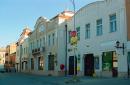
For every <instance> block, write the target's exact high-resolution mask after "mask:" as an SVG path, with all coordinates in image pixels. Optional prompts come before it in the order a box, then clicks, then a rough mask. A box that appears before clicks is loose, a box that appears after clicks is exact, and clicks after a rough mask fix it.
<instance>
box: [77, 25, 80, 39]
mask: <svg viewBox="0 0 130 85" xmlns="http://www.w3.org/2000/svg"><path fill="white" fill-rule="evenodd" d="M76 31H77V38H78V40H80V27H77V28H76Z"/></svg>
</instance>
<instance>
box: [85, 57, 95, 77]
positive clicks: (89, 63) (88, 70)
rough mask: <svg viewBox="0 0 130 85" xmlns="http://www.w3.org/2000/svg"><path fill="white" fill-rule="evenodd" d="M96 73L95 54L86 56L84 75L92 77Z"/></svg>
mask: <svg viewBox="0 0 130 85" xmlns="http://www.w3.org/2000/svg"><path fill="white" fill-rule="evenodd" d="M93 73H94V56H93V54H85V57H84V75H85V76H92V75H93Z"/></svg>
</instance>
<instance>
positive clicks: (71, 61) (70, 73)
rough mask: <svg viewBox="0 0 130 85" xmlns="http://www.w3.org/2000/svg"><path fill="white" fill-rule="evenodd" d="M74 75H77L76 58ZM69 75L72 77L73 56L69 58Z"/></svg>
mask: <svg viewBox="0 0 130 85" xmlns="http://www.w3.org/2000/svg"><path fill="white" fill-rule="evenodd" d="M75 73H76V74H77V58H76V57H75ZM69 75H74V56H69Z"/></svg>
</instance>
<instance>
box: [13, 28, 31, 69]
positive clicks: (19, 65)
mask: <svg viewBox="0 0 130 85" xmlns="http://www.w3.org/2000/svg"><path fill="white" fill-rule="evenodd" d="M30 33H31V30H30V29H29V27H25V28H24V29H23V32H22V33H21V35H20V38H19V39H18V41H17V43H16V44H17V47H16V61H15V62H16V65H15V68H16V70H17V71H23V70H25V67H26V68H27V63H28V62H27V59H28V57H29V56H28V55H29V54H28V50H29V49H28V40H27V38H28V36H29V34H30ZM25 53H26V54H25Z"/></svg>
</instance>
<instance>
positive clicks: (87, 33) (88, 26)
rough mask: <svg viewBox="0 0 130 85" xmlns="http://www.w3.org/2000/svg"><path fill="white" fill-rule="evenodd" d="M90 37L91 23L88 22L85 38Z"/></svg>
mask: <svg viewBox="0 0 130 85" xmlns="http://www.w3.org/2000/svg"><path fill="white" fill-rule="evenodd" d="M89 38H90V24H86V26H85V39H89Z"/></svg>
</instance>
